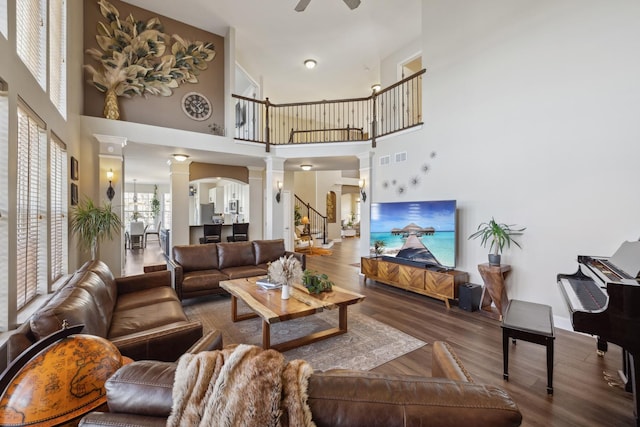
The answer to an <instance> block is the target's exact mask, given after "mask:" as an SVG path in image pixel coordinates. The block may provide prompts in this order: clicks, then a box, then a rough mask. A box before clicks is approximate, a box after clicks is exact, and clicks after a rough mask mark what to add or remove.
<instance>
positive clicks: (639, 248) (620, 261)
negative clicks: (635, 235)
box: [609, 241, 640, 278]
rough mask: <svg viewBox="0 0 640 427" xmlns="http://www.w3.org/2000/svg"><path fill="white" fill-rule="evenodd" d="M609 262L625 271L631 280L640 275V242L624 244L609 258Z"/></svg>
mask: <svg viewBox="0 0 640 427" xmlns="http://www.w3.org/2000/svg"><path fill="white" fill-rule="evenodd" d="M609 262H611V263H612V264H613V265H615V266H616V267H618V268H619V269H620V270H622V271H624V272H625V273H627V274H628V275H629V277H631V278H635V277H638V275H639V274H640V241H637V242H628V241H627V242H623V243H622V245H620V247H619V248H618V250H617V251H616V252H615V253H614V254H613V255H612V256H611V258H609Z"/></svg>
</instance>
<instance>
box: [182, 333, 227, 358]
mask: <svg viewBox="0 0 640 427" xmlns="http://www.w3.org/2000/svg"><path fill="white" fill-rule="evenodd" d="M213 350H222V333H221V332H220V331H209V332H207V333H206V334H205V335H204V336H203V337H202V338H200V339H199V340H198V342H196V343H195V344H194V345H192V346H191V348H190V349H188V350H187V351H186V352H187V353H200V352H201V351H213Z"/></svg>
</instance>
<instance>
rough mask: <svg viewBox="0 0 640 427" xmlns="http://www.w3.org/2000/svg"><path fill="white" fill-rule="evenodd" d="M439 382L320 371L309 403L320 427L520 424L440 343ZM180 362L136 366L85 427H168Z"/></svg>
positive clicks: (504, 400)
mask: <svg viewBox="0 0 640 427" xmlns="http://www.w3.org/2000/svg"><path fill="white" fill-rule="evenodd" d="M432 354H433V357H432V365H431V370H432V375H433V377H431V378H426V377H416V376H407V375H385V374H379V373H373V372H364V371H349V370H333V371H326V372H316V373H314V374H313V375H312V376H311V378H310V380H309V387H308V396H309V398H308V403H309V406H310V407H311V412H312V414H313V421H314V422H315V424H316V425H317V426H318V427H324V426H327V427H329V426H331V427H343V426H344V427H355V426H367V427H375V426H384V427H401V426H402V427H408V426H426V425H428V426H441V427H444V426H447V427H448V426H455V427H459V426H465V427H474V426H491V427H502V426H505V427H506V426H519V425H520V424H521V422H522V414H521V413H520V410H519V409H518V406H517V405H516V404H515V402H514V401H513V400H511V398H510V397H509V395H508V394H507V393H506V392H505V391H504V390H501V389H500V388H498V387H494V386H490V385H482V384H475V383H473V380H472V379H471V376H470V375H469V374H468V373H467V372H466V371H465V369H464V367H463V366H462V364H461V363H460V361H459V359H458V358H457V356H456V355H455V354H454V353H453V350H452V349H451V348H450V347H449V345H448V344H446V343H444V342H435V343H434V345H433V351H432ZM175 366H176V365H175V363H159V362H146V361H143V362H135V363H133V364H130V365H127V366H124V367H122V368H120V369H119V370H118V371H117V372H116V373H115V374H114V375H113V376H112V377H111V378H110V379H109V380H108V381H107V384H106V389H107V402H108V404H109V410H110V413H103V412H93V413H91V414H88V415H87V416H85V417H84V418H83V419H82V421H81V422H80V425H81V426H85V427H90V426H134V425H135V426H164V425H166V421H167V417H168V416H169V413H170V411H171V405H172V396H171V392H172V387H173V377H174V373H175Z"/></svg>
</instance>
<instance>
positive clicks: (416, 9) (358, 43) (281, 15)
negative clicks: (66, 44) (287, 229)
mask: <svg viewBox="0 0 640 427" xmlns="http://www.w3.org/2000/svg"><path fill="white" fill-rule="evenodd" d="M124 1H126V2H127V3H130V4H132V5H134V6H138V7H141V8H144V9H147V10H150V11H153V12H156V13H157V14H159V15H163V16H167V17H170V18H172V19H176V20H178V21H182V22H185V23H187V24H189V25H192V26H195V27H198V28H201V29H204V30H206V31H210V32H212V33H215V34H218V35H221V36H226V35H227V34H228V32H229V28H234V30H235V37H236V61H237V63H238V65H240V66H241V67H242V68H243V69H244V70H246V72H247V73H248V74H249V75H250V77H251V78H252V79H254V80H256V81H257V82H258V83H260V84H261V85H262V94H261V96H260V94H258V96H259V97H260V98H262V99H264V98H265V97H269V99H270V100H271V102H273V103H285V102H304V101H319V100H324V99H327V100H328V99H343V98H352V97H363V96H368V95H370V94H371V85H372V84H374V83H379V82H380V63H381V61H382V60H383V59H384V58H385V57H387V56H388V55H390V54H392V53H394V52H395V51H397V50H398V49H401V48H403V47H405V46H407V45H408V44H410V43H412V42H414V41H415V40H416V39H417V38H418V37H419V36H420V33H421V3H422V0H362V3H361V5H360V6H359V7H358V8H357V9H355V10H350V9H349V8H348V7H347V6H346V5H345V4H344V3H343V1H342V0H311V3H310V4H309V6H308V7H307V9H306V10H305V11H304V12H295V11H294V7H295V6H296V4H297V3H298V0H181V1H175V0H124ZM307 58H313V59H315V60H317V61H318V66H317V67H316V68H315V69H313V70H307V69H306V68H305V67H304V65H303V62H304V60H305V59H307ZM236 75H238V73H236ZM181 151H185V150H181ZM170 152H172V150H171V149H170V148H166V149H164V148H162V149H161V148H158V149H157V150H151V151H150V150H149V149H148V146H145V145H140V146H138V145H137V144H135V143H133V144H130V145H129V146H128V147H127V149H126V154H125V157H126V165H127V166H126V167H127V176H128V180H129V178H136V179H137V180H138V182H139V183H144V182H148V183H158V182H166V181H168V175H167V172H166V169H167V167H166V159H167V158H168V157H169V155H170ZM189 154H190V155H191V156H192V157H191V160H194V161H201V162H210V163H221V162H224V163H225V164H231V165H246V166H258V165H264V159H259V158H247V157H246V156H243V157H240V156H233V155H225V154H223V153H214V152H202V151H200V152H198V151H193V152H189ZM302 163H312V164H314V169H315V170H341V169H342V170H345V169H347V170H349V169H351V170H353V169H357V167H358V162H357V159H356V158H355V157H354V156H350V157H323V158H315V159H309V158H298V159H291V160H289V161H287V163H286V164H285V168H286V169H297V168H298V167H299V164H302Z"/></svg>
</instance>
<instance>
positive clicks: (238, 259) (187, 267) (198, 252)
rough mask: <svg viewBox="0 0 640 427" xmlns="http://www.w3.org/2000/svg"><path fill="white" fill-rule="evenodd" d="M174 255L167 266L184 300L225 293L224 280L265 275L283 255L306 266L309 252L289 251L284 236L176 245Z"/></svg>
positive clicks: (177, 291) (179, 295)
mask: <svg viewBox="0 0 640 427" xmlns="http://www.w3.org/2000/svg"><path fill="white" fill-rule="evenodd" d="M172 255H173V259H172V260H168V261H167V266H168V268H169V269H170V270H172V271H173V274H174V287H175V290H176V293H177V294H178V297H179V298H180V299H181V300H183V299H187V298H194V297H199V296H203V295H211V294H225V293H226V291H225V290H224V289H222V288H221V287H220V282H221V281H224V280H230V279H238V278H243V277H252V276H261V275H265V274H267V269H268V263H269V262H271V261H275V260H277V259H278V258H280V257H282V256H289V255H293V256H295V257H296V258H298V260H299V261H300V263H301V264H302V269H305V268H306V263H307V259H306V256H305V254H300V253H296V252H289V251H285V249H284V240H283V239H275V240H253V241H251V242H233V243H208V244H204V245H181V246H174V247H173V249H172Z"/></svg>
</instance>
